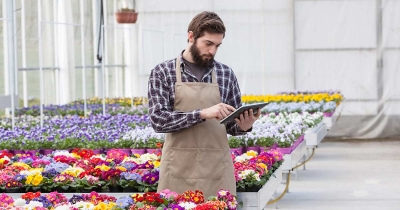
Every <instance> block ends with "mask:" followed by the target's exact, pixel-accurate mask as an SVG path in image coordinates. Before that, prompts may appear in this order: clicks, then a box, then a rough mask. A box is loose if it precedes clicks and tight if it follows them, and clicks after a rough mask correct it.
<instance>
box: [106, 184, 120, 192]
mask: <svg viewBox="0 0 400 210" xmlns="http://www.w3.org/2000/svg"><path fill="white" fill-rule="evenodd" d="M108 189H109V190H110V192H122V191H123V189H122V187H121V186H119V185H117V186H108Z"/></svg>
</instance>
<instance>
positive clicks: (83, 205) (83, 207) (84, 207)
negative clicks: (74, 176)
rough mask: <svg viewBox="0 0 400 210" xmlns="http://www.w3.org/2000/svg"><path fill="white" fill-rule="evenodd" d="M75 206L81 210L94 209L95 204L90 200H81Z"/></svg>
mask: <svg viewBox="0 0 400 210" xmlns="http://www.w3.org/2000/svg"><path fill="white" fill-rule="evenodd" d="M73 207H75V208H78V209H80V210H92V209H94V205H93V204H92V203H90V202H83V201H79V202H77V203H75V204H74V205H73Z"/></svg>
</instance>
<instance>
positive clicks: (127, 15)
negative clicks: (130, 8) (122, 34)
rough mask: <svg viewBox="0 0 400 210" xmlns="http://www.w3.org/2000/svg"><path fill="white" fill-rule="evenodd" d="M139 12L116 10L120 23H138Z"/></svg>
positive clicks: (116, 16)
mask: <svg viewBox="0 0 400 210" xmlns="http://www.w3.org/2000/svg"><path fill="white" fill-rule="evenodd" d="M137 16H138V13H137V12H116V13H115V18H116V19H117V22H118V23H136V21H137Z"/></svg>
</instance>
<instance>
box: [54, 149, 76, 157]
mask: <svg viewBox="0 0 400 210" xmlns="http://www.w3.org/2000/svg"><path fill="white" fill-rule="evenodd" d="M53 155H54V156H59V155H64V156H67V157H74V156H73V155H72V154H71V153H69V152H68V151H66V150H57V151H55V152H54V154H53Z"/></svg>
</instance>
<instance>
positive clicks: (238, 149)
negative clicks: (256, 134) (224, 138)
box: [228, 136, 243, 155]
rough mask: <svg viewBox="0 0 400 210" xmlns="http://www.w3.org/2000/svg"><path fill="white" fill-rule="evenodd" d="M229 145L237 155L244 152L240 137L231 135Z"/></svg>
mask: <svg viewBox="0 0 400 210" xmlns="http://www.w3.org/2000/svg"><path fill="white" fill-rule="evenodd" d="M228 145H229V148H231V152H233V153H235V154H237V155H241V154H242V153H243V151H242V150H243V147H242V140H241V138H240V137H237V136H229V138H228Z"/></svg>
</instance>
